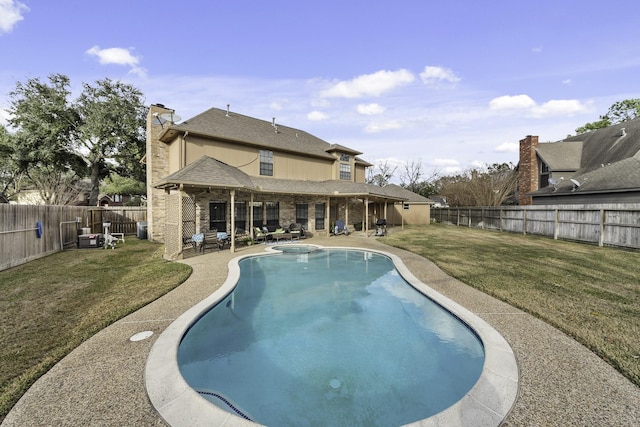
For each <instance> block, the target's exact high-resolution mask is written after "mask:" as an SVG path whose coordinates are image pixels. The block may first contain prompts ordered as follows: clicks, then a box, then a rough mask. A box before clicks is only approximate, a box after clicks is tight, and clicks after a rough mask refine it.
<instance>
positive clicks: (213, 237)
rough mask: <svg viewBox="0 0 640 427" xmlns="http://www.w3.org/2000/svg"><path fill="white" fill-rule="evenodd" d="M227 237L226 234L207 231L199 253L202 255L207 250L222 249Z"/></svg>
mask: <svg viewBox="0 0 640 427" xmlns="http://www.w3.org/2000/svg"><path fill="white" fill-rule="evenodd" d="M227 240H229V237H228V236H227V233H225V232H220V231H218V230H209V231H206V232H205V233H204V238H203V240H202V243H201V244H200V252H202V253H204V251H205V250H206V249H207V248H218V250H222V249H224V245H225V243H227Z"/></svg>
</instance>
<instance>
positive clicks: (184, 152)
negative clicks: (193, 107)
mask: <svg viewBox="0 0 640 427" xmlns="http://www.w3.org/2000/svg"><path fill="white" fill-rule="evenodd" d="M187 136H189V131H186V132H185V133H184V136H183V137H182V150H181V152H180V157H182V158H181V159H180V168H181V169H182V168H183V167H185V166H187Z"/></svg>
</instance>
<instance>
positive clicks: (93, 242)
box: [78, 234, 104, 249]
mask: <svg viewBox="0 0 640 427" xmlns="http://www.w3.org/2000/svg"><path fill="white" fill-rule="evenodd" d="M103 244H104V236H103V235H102V234H81V235H79V236H78V248H81V249H82V248H100V247H102V245H103Z"/></svg>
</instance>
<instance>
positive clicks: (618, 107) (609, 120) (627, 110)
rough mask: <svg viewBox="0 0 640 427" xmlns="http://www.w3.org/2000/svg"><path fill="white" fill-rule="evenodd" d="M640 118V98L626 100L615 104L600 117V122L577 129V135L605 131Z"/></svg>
mask: <svg viewBox="0 0 640 427" xmlns="http://www.w3.org/2000/svg"><path fill="white" fill-rule="evenodd" d="M636 117H640V98H631V99H625V100H623V101H618V102H615V103H614V104H613V105H611V107H609V111H608V112H607V114H605V115H604V116H600V120H597V121H595V122H591V123H586V124H585V125H584V126H580V127H579V128H577V129H576V133H577V134H581V133H585V132H589V131H591V130H596V129H603V128H606V127H608V126H611V125H615V124H618V123H623V122H627V121H629V120H633V119H635V118H636Z"/></svg>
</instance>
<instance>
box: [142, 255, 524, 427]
mask: <svg viewBox="0 0 640 427" xmlns="http://www.w3.org/2000/svg"><path fill="white" fill-rule="evenodd" d="M314 246H316V247H318V248H320V249H322V248H323V247H322V246H317V245H314ZM327 248H328V247H327ZM331 248H332V249H333V248H335V249H347V250H362V251H367V252H374V253H378V254H381V255H384V256H387V257H389V258H391V259H392V261H393V263H394V265H395V267H396V269H397V270H398V272H399V273H400V275H401V276H402V277H403V278H404V279H405V280H406V281H407V282H408V283H409V284H411V285H412V286H413V287H414V288H416V289H418V290H419V291H420V292H421V293H423V294H424V295H425V296H427V297H428V298H430V299H432V300H433V301H435V302H436V303H438V304H439V305H441V306H442V307H444V308H445V309H446V310H448V311H449V312H451V313H452V314H453V315H455V316H456V317H458V318H459V319H460V320H461V321H463V322H464V323H466V324H467V325H468V326H469V327H470V328H471V329H472V330H473V331H474V332H475V333H476V334H477V335H478V337H479V338H480V340H481V341H482V344H483V346H484V351H485V363H484V365H483V368H482V372H481V374H480V378H479V379H478V381H477V382H476V384H475V385H474V386H473V387H472V388H471V389H470V390H469V391H468V392H467V393H466V394H465V396H464V397H463V398H462V399H460V400H459V401H458V402H456V403H455V404H454V405H452V406H450V407H449V408H447V409H445V410H444V411H442V412H439V413H437V414H435V415H433V416H431V417H429V418H425V419H423V420H419V421H416V422H414V423H411V424H409V426H412V427H417V426H425V427H426V426H449V425H474V426H487V427H488V426H498V425H499V424H500V423H501V422H502V421H503V420H504V419H505V417H506V416H507V414H508V413H509V411H510V410H511V408H512V406H513V404H514V403H515V401H516V398H517V394H518V366H517V363H516V359H515V355H514V353H513V350H512V349H511V347H510V346H509V344H508V343H507V341H506V340H505V339H504V337H502V335H500V334H499V333H498V332H497V331H496V330H495V329H494V328H493V327H492V326H491V325H489V324H488V323H487V322H486V321H484V320H483V319H481V318H480V317H479V316H477V315H475V314H474V313H472V312H471V311H469V310H467V309H466V308H464V307H463V306H461V305H460V304H458V303H456V302H454V301H453V300H451V299H449V298H447V297H445V296H444V295H442V294H440V293H439V292H436V291H435V290H433V289H432V288H430V287H429V286H428V285H426V284H424V283H422V282H421V281H420V280H418V279H417V278H416V277H415V276H414V275H413V273H411V271H410V270H409V269H408V268H407V267H406V266H405V264H404V262H402V260H401V258H400V257H398V256H397V255H394V254H392V253H389V252H385V251H379V250H373V249H366V248H354V247H334V246H331ZM267 252H268V253H267V254H264V255H274V254H277V253H279V252H278V251H275V250H272V249H269V250H268V251H267ZM264 255H262V256H264ZM253 256H256V254H248V255H242V256H238V257H236V258H233V259H232V260H231V261H229V263H228V269H229V274H228V276H227V279H226V280H225V282H224V283H223V284H222V285H221V286H220V288H218V289H217V290H216V291H215V292H213V293H212V294H211V295H209V296H208V297H207V298H205V299H203V300H202V301H200V302H199V303H198V304H196V305H194V306H193V307H191V308H190V309H188V310H187V311H185V312H184V313H183V314H182V315H180V316H179V317H178V318H177V319H176V320H175V321H173V322H172V323H171V324H170V325H169V326H168V327H167V329H165V331H164V332H162V334H160V336H159V337H158V339H157V340H156V342H155V343H154V344H153V346H152V348H151V351H150V352H149V356H148V358H147V363H146V366H145V386H146V389H147V395H148V397H149V399H150V401H151V404H152V405H153V406H154V408H155V409H156V411H157V412H158V414H159V415H160V416H161V417H162V418H163V419H164V420H165V421H166V422H167V423H168V424H169V425H171V426H172V427H179V426H200V425H202V426H205V425H206V426H222V425H224V426H256V425H258V424H256V423H254V422H251V421H247V420H245V419H243V418H241V417H238V416H236V415H233V414H231V413H229V412H227V411H225V410H223V409H220V408H218V407H216V406H215V405H213V404H211V403H210V402H209V401H207V400H206V399H204V398H203V397H202V396H200V395H199V394H198V393H197V392H196V391H195V390H194V389H192V388H191V387H190V386H189V385H188V384H187V382H186V381H185V380H184V378H183V377H182V375H181V373H180V369H179V367H178V363H177V354H178V346H179V344H180V341H181V339H182V337H183V335H184V334H185V333H186V331H187V330H188V329H189V327H190V326H191V325H192V324H193V323H194V322H195V321H197V320H198V318H199V317H200V316H201V315H202V314H204V313H205V312H206V311H207V310H209V309H210V308H211V307H212V306H213V305H215V304H216V303H218V302H219V301H220V300H222V299H223V298H224V297H226V296H227V295H228V294H229V293H230V292H231V291H232V290H233V288H234V287H235V286H236V283H237V282H238V280H239V278H240V266H239V262H240V261H241V260H242V259H244V258H247V257H253Z"/></svg>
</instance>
